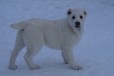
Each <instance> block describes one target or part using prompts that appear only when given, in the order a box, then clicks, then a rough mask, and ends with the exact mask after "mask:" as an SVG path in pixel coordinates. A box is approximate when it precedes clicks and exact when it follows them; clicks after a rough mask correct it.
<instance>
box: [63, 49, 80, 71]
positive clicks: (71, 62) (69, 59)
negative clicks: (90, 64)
mask: <svg viewBox="0 0 114 76" xmlns="http://www.w3.org/2000/svg"><path fill="white" fill-rule="evenodd" d="M62 53H63V54H64V57H65V59H66V60H67V62H68V64H69V65H70V66H71V68H72V69H74V70H80V69H82V67H81V66H80V65H78V64H76V63H75V60H74V58H73V51H72V49H71V48H64V49H62Z"/></svg>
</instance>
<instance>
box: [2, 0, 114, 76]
mask: <svg viewBox="0 0 114 76" xmlns="http://www.w3.org/2000/svg"><path fill="white" fill-rule="evenodd" d="M76 7H78V8H84V9H86V10H87V12H88V17H87V20H86V23H85V33H84V36H83V38H82V40H81V42H80V43H79V44H78V45H77V46H76V47H75V48H74V55H75V59H76V61H77V63H80V64H81V65H82V66H83V70H79V71H77V70H72V69H70V68H69V66H68V65H66V64H64V62H63V59H62V57H61V53H60V51H55V50H53V49H49V48H47V47H44V48H43V49H42V51H41V52H40V54H38V55H37V56H36V57H35V59H34V61H35V62H36V63H38V64H39V66H40V67H41V68H40V69H39V70H30V69H29V68H28V67H27V65H26V63H25V61H24V59H23V55H24V53H25V49H24V50H23V51H22V52H21V53H20V54H19V56H18V58H17V61H16V63H17V65H18V67H19V68H18V69H17V70H9V69H8V62H9V57H10V54H11V51H12V49H13V47H14V43H15V37H16V32H17V30H14V29H11V28H10V24H12V23H15V22H19V21H23V20H26V19H30V18H36V17H38V18H46V19H52V20H53V19H58V18H63V17H65V16H66V11H67V9H68V8H76ZM113 7H114V0H0V26H1V27H0V76H58V75H59V76H114V8H113Z"/></svg>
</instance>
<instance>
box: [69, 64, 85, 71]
mask: <svg viewBox="0 0 114 76" xmlns="http://www.w3.org/2000/svg"><path fill="white" fill-rule="evenodd" d="M71 68H72V69H73V70H81V69H83V67H82V66H80V65H73V66H71Z"/></svg>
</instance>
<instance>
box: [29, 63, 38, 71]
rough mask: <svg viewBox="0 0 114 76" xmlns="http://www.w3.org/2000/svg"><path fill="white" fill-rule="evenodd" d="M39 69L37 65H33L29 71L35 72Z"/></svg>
mask: <svg viewBox="0 0 114 76" xmlns="http://www.w3.org/2000/svg"><path fill="white" fill-rule="evenodd" d="M39 68H40V67H39V66H38V65H37V64H35V65H33V66H31V67H30V69H31V70H37V69H39Z"/></svg>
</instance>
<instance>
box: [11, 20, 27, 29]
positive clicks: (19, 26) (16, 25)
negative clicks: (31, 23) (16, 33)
mask: <svg viewBox="0 0 114 76" xmlns="http://www.w3.org/2000/svg"><path fill="white" fill-rule="evenodd" d="M26 26H27V23H25V22H20V23H14V24H12V25H11V28H14V29H19V30H22V29H24V28H25V27H26Z"/></svg>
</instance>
